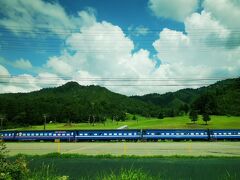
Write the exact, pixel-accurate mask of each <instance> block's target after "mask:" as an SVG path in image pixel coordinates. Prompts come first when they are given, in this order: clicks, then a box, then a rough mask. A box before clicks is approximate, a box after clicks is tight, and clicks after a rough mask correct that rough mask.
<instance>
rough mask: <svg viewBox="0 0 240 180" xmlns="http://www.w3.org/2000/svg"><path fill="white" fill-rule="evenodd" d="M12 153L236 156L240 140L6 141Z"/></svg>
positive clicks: (239, 152)
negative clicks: (133, 141)
mask: <svg viewBox="0 0 240 180" xmlns="http://www.w3.org/2000/svg"><path fill="white" fill-rule="evenodd" d="M6 145H7V149H8V150H9V155H16V154H19V153H23V154H29V155H43V154H48V153H55V152H59V153H64V154H68V153H74V154H82V155H108V154H110V155H115V156H121V155H137V156H175V155H178V156H195V157H196V156H217V157H222V156H228V157H229V156H230V157H231V156H234V157H240V142H191V141H188V142H135V143H132V142H93V143H90V142H87V143H86V142H85V143H84V142H81V143H51V142H48V143H39V142H30V143H29V142H17V143H6Z"/></svg>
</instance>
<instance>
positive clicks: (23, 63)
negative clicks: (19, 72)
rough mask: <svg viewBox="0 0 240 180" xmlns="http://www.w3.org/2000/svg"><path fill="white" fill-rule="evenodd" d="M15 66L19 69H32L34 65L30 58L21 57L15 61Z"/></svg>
mask: <svg viewBox="0 0 240 180" xmlns="http://www.w3.org/2000/svg"><path fill="white" fill-rule="evenodd" d="M13 67H15V68H19V69H26V70H27V69H31V68H32V67H33V66H32V64H31V62H30V61H29V60H25V59H19V60H17V61H15V62H14V63H13Z"/></svg>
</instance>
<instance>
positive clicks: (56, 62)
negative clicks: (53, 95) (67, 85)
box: [47, 56, 73, 76]
mask: <svg viewBox="0 0 240 180" xmlns="http://www.w3.org/2000/svg"><path fill="white" fill-rule="evenodd" d="M47 67H48V68H51V69H53V71H54V72H56V73H58V74H61V75H66V76H69V75H71V73H72V71H73V70H72V67H71V66H70V65H69V64H68V63H67V62H65V61H63V60H61V59H59V58H58V57H56V56H54V57H51V58H50V59H49V60H48V62H47Z"/></svg>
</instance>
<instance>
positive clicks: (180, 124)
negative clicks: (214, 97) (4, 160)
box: [18, 116, 240, 130]
mask: <svg viewBox="0 0 240 180" xmlns="http://www.w3.org/2000/svg"><path fill="white" fill-rule="evenodd" d="M130 119H131V118H130ZM124 125H127V126H128V128H130V129H144V128H150V129H154V128H156V129H206V128H210V129H236V128H237V129H239V128H240V117H227V116H211V121H210V122H208V125H205V122H203V121H202V119H201V116H199V119H198V121H197V123H196V124H193V123H191V121H190V119H189V117H188V116H180V117H167V118H164V119H157V118H146V117H142V116H137V120H126V121H124V122H116V121H111V120H109V119H108V120H107V121H106V123H105V124H102V123H96V124H95V125H94V126H93V125H90V124H88V123H78V124H74V123H72V124H71V126H67V125H66V124H64V123H56V124H47V126H46V129H48V130H53V129H54V130H55V129H56V130H59V129H116V128H118V127H121V126H124ZM42 129H43V126H31V127H24V128H18V130H42Z"/></svg>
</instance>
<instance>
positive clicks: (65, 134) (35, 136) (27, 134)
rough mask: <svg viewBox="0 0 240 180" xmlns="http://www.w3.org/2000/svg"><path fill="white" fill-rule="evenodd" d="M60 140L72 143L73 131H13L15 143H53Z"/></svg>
mask: <svg viewBox="0 0 240 180" xmlns="http://www.w3.org/2000/svg"><path fill="white" fill-rule="evenodd" d="M55 139H60V140H61V141H74V140H75V131H64V130H63V131H59V130H57V131H50V130H47V131H44V130H42V131H41V130H40V131H15V140H16V141H39V140H45V141H53V140H55Z"/></svg>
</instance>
